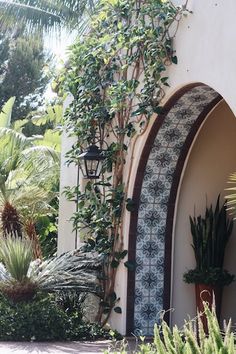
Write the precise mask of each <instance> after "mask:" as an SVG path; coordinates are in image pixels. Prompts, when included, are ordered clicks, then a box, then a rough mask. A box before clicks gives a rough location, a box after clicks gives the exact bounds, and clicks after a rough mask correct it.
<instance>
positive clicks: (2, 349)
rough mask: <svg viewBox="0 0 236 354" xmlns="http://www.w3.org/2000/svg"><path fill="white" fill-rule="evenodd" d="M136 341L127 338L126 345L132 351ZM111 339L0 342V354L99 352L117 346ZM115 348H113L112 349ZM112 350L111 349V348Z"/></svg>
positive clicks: (80, 353)
mask: <svg viewBox="0 0 236 354" xmlns="http://www.w3.org/2000/svg"><path fill="white" fill-rule="evenodd" d="M135 345H136V343H135V341H134V340H133V339H131V340H130V339H129V340H128V347H129V349H130V350H132V351H133V348H134V347H135ZM118 346H119V343H117V344H116V345H114V343H112V342H111V341H108V340H103V341H96V342H54V343H51V342H40V343H35V342H33V343H29V342H0V353H1V354H62V353H65V354H78V353H79V354H83V353H87V354H89V353H91V354H92V353H97V354H101V353H103V352H104V350H106V349H108V348H115V347H118ZM114 350H115V349H114ZM111 352H113V350H111Z"/></svg>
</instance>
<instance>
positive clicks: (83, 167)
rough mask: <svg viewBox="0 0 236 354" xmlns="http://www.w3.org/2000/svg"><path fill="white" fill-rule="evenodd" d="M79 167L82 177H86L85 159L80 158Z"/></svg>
mask: <svg viewBox="0 0 236 354" xmlns="http://www.w3.org/2000/svg"><path fill="white" fill-rule="evenodd" d="M79 167H80V170H81V171H82V174H83V177H84V178H86V177H87V170H86V164H85V161H84V160H83V159H81V160H80V163H79Z"/></svg>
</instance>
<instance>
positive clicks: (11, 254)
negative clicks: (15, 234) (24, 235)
mask: <svg viewBox="0 0 236 354" xmlns="http://www.w3.org/2000/svg"><path fill="white" fill-rule="evenodd" d="M0 259H1V261H2V263H3V264H4V266H5V268H6V270H7V271H8V273H9V274H10V275H11V277H12V278H13V279H14V280H16V281H18V282H24V281H25V280H26V278H27V272H28V269H29V266H30V263H31V262H32V259H33V252H32V247H31V243H30V242H29V241H26V240H21V239H15V238H10V237H9V238H6V239H2V240H1V242H0Z"/></svg>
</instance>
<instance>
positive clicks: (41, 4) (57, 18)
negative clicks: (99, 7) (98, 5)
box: [0, 0, 96, 32]
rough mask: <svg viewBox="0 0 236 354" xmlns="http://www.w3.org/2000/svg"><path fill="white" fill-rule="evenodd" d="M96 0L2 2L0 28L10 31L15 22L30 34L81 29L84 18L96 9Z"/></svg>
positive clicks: (20, 0)
mask: <svg viewBox="0 0 236 354" xmlns="http://www.w3.org/2000/svg"><path fill="white" fill-rule="evenodd" d="M95 2H96V1H94V0H67V1H65V0H40V1H37V0H15V1H10V0H0V27H1V28H2V29H8V28H10V27H11V25H12V24H13V23H15V21H17V23H18V24H21V25H23V26H25V28H26V30H28V32H31V31H32V29H36V30H42V29H44V30H46V31H47V32H48V31H50V30H60V29H61V28H67V29H69V30H73V29H78V28H81V25H82V23H84V21H83V18H82V17H83V16H84V15H85V14H88V13H90V12H91V11H92V10H93V9H94V4H95Z"/></svg>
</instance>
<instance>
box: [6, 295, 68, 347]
mask: <svg viewBox="0 0 236 354" xmlns="http://www.w3.org/2000/svg"><path fill="white" fill-rule="evenodd" d="M68 330H70V318H69V317H68V316H67V315H66V314H65V313H64V312H63V310H61V309H60V308H58V306H56V304H55V303H53V301H52V300H51V299H50V298H49V297H44V298H39V299H35V300H33V301H31V302H19V303H13V302H11V301H9V300H8V299H6V298H4V297H1V298H0V340H16V341H21V340H26V341H32V340H37V341H42V340H64V339H66V338H67V334H68Z"/></svg>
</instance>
